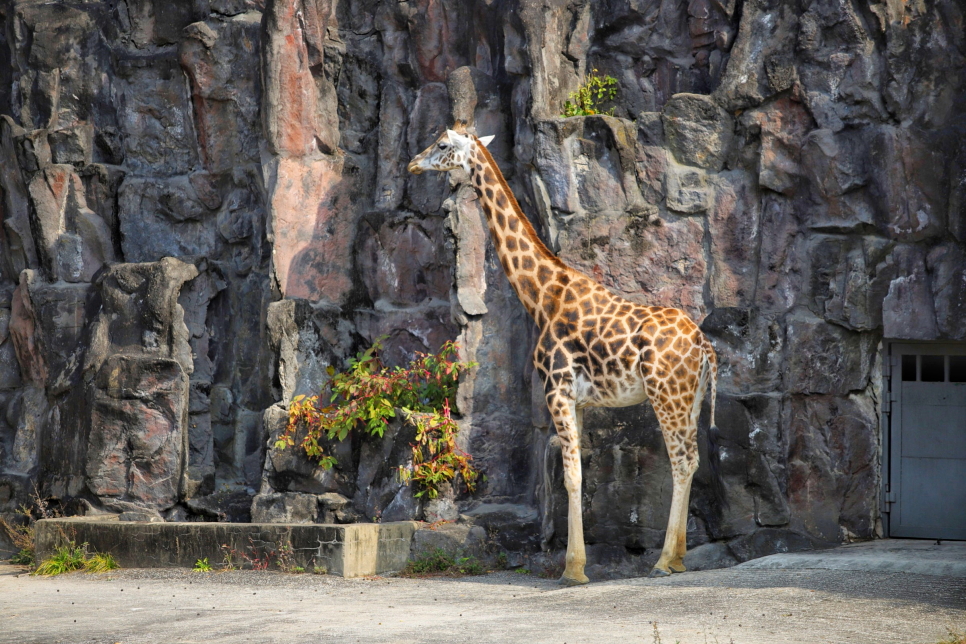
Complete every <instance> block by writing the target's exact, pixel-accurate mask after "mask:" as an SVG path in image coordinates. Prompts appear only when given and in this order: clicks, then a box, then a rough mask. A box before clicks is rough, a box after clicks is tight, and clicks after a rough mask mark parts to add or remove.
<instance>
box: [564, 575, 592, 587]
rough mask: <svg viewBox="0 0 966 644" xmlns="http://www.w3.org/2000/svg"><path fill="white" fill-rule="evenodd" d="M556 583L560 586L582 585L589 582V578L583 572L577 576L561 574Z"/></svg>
mask: <svg viewBox="0 0 966 644" xmlns="http://www.w3.org/2000/svg"><path fill="white" fill-rule="evenodd" d="M557 583H559V584H560V585H561V586H583V585H584V584H587V583H590V579H588V578H587V575H583V574H582V575H580V577H577V578H574V577H568V576H567V575H563V576H561V577H560V580H559V581H558V582H557Z"/></svg>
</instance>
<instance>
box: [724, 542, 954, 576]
mask: <svg viewBox="0 0 966 644" xmlns="http://www.w3.org/2000/svg"><path fill="white" fill-rule="evenodd" d="M737 568H738V569H750V570H809V569H821V570H852V571H862V572H886V573H889V572H891V573H910V574H915V575H935V576H939V577H959V578H962V579H966V541H943V542H942V544H937V543H936V542H935V541H927V540H916V539H881V540H877V541H867V542H864V543H853V544H850V545H847V546H840V547H838V548H832V549H829V550H815V551H810V552H788V553H782V554H777V555H769V556H767V557H762V558H761V559H752V560H751V561H746V562H745V563H743V564H741V565H739V566H737Z"/></svg>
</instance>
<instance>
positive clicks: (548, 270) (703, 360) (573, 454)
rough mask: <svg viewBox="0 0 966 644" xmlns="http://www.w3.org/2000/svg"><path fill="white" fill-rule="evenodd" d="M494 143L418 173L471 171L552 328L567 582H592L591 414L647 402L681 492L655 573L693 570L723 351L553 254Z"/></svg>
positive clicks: (437, 152) (462, 149)
mask: <svg viewBox="0 0 966 644" xmlns="http://www.w3.org/2000/svg"><path fill="white" fill-rule="evenodd" d="M490 138H492V137H485V138H483V139H478V138H476V137H475V136H473V135H472V134H468V133H466V132H465V130H463V128H462V127H461V126H459V125H458V126H457V129H456V130H447V131H446V132H445V133H444V134H443V135H442V136H440V137H439V139H438V140H437V141H436V142H435V143H434V144H433V145H432V146H430V147H429V148H427V149H426V150H425V151H424V152H422V153H421V154H419V155H418V156H417V157H416V158H414V159H413V160H412V162H410V164H409V171H410V172H413V173H415V174H419V173H421V172H423V171H424V170H438V171H449V170H455V169H458V168H463V169H464V170H466V171H467V172H468V173H469V175H470V181H471V182H472V184H473V186H474V188H475V189H476V192H477V194H478V195H479V198H480V204H481V206H482V208H483V212H484V213H485V215H486V219H487V223H488V226H489V229H490V233H491V235H492V237H493V242H494V244H495V246H496V251H497V255H498V256H499V258H500V262H501V264H502V265H503V269H504V271H505V272H506V275H507V279H508V280H509V282H510V284H511V286H512V287H513V289H514V290H515V291H516V293H517V295H518V297H519V298H520V301H521V302H522V304H523V306H524V308H526V310H527V312H528V313H529V314H530V316H531V317H532V318H533V319H534V321H535V322H536V324H537V327H538V328H539V329H540V335H539V337H538V340H537V344H536V348H535V349H534V353H533V362H534V366H535V368H536V370H537V372H538V373H539V374H540V377H541V379H542V380H543V383H544V390H545V393H546V398H547V406H548V409H549V410H550V414H551V417H552V418H553V422H554V426H555V428H556V430H557V435H558V436H559V439H560V443H561V453H562V457H563V469H564V485H565V487H566V488H567V495H568V502H569V508H568V509H569V513H568V535H567V537H568V538H567V559H566V561H567V564H566V569H565V570H564V574H563V577H562V578H561V582H562V583H567V584H581V583H586V582H587V581H588V579H587V577H586V575H585V574H584V566H585V564H586V555H585V550H584V539H583V520H582V508H581V483H582V473H581V461H580V434H581V432H582V429H583V427H582V426H583V410H584V408H585V407H626V406H629V405H636V404H639V403H642V402H645V401H647V400H649V401H650V402H651V405H652V406H653V408H654V411H655V414H656V415H657V418H658V421H659V422H660V424H661V432H662V434H663V436H664V442H665V445H666V447H667V451H668V455H669V456H670V459H671V471H672V480H673V483H674V488H673V492H672V497H671V513H670V517H669V519H668V529H667V533H666V536H665V542H664V548H663V550H662V551H661V557H660V559H659V560H658V562H657V564H656V565H655V567H654V570H653V572H652V574H654V575H666V574H670V573H671V572H682V571H683V570H684V564H683V563H682V559H683V557H684V553H685V549H686V532H687V517H688V498H689V496H690V490H691V480H692V477H693V476H694V472H695V471H696V470H697V468H698V446H697V424H698V416H699V414H700V411H701V403H702V400H703V399H704V396H705V394H706V392H707V391H708V389H709V388H710V393H711V419H712V432H713V431H714V427H713V425H714V400H715V387H716V381H717V358H716V356H715V353H714V349H713V348H712V346H711V343H710V342H709V341H708V339H707V338H706V337H705V336H704V334H703V333H702V332H701V330H700V329H699V328H698V326H697V325H696V324H695V323H694V322H693V321H692V320H691V319H690V318H689V317H688V316H687V314H686V313H684V312H683V311H680V310H678V309H674V308H665V307H650V306H643V305H641V304H637V303H635V302H631V301H629V300H626V299H624V298H622V297H620V296H619V295H617V294H615V293H612V292H610V291H608V290H607V289H606V288H604V287H603V286H601V285H600V284H598V283H597V282H596V281H595V280H593V279H592V278H590V277H588V276H587V275H585V274H583V273H581V272H580V271H577V270H575V269H573V268H570V267H568V266H567V265H565V264H564V263H563V262H562V261H560V259H559V258H558V257H556V256H555V255H554V254H553V253H551V252H550V250H549V249H548V248H547V247H546V246H545V245H544V244H543V243H542V242H541V241H540V238H539V237H538V236H537V234H536V232H535V231H534V229H533V227H532V226H531V224H530V222H529V220H527V218H526V217H525V216H524V215H523V212H522V211H521V210H520V207H519V205H518V204H517V202H516V199H515V198H514V197H513V194H512V192H511V191H510V188H509V186H507V184H506V181H505V180H504V178H503V175H502V173H501V172H500V170H499V168H498V167H497V165H496V162H495V161H494V160H493V157H492V156H491V155H490V153H489V151H487V149H486V147H485V146H486V143H488V142H489V139H490ZM712 435H713V434H712ZM712 448H713V444H712ZM709 454H710V455H711V457H712V467H713V469H715V467H714V466H715V465H716V461H715V460H714V459H715V457H716V453H715V452H714V450H713V449H709Z"/></svg>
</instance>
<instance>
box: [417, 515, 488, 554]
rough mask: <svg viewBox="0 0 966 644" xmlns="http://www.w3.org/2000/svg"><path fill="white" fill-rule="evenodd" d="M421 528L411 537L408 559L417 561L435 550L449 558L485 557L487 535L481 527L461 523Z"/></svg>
mask: <svg viewBox="0 0 966 644" xmlns="http://www.w3.org/2000/svg"><path fill="white" fill-rule="evenodd" d="M423 525H424V527H421V528H419V529H417V530H416V534H414V535H413V543H412V546H411V547H410V557H412V558H413V559H418V558H420V557H426V556H427V555H432V554H433V553H435V552H436V550H437V549H439V550H442V551H443V552H445V553H446V554H447V555H449V556H450V557H453V558H456V557H475V558H477V559H482V558H483V557H484V556H485V555H486V548H487V543H486V540H487V534H486V530H484V529H483V528H482V527H481V526H477V525H468V524H463V523H444V524H442V525H437V526H434V527H425V524H423Z"/></svg>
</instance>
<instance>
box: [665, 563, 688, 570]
mask: <svg viewBox="0 0 966 644" xmlns="http://www.w3.org/2000/svg"><path fill="white" fill-rule="evenodd" d="M668 568H670V569H671V572H687V570H688V569H687V568H685V567H684V564H683V563H672V564H669V565H668Z"/></svg>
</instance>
